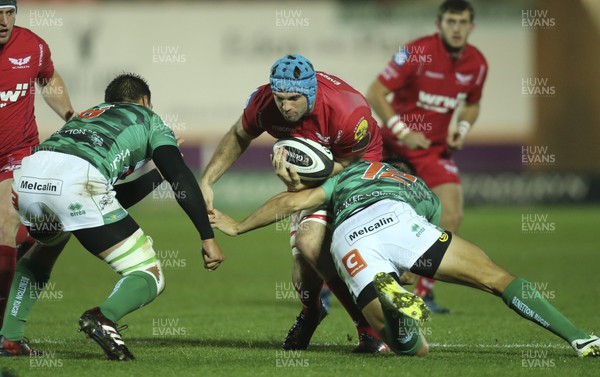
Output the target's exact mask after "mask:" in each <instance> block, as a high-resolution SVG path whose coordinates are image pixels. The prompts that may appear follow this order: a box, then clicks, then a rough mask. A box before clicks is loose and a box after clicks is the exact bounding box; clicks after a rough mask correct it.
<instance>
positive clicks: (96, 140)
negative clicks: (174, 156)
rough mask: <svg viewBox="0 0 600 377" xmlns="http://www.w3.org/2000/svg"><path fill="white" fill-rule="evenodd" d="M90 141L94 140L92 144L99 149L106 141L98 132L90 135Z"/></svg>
mask: <svg viewBox="0 0 600 377" xmlns="http://www.w3.org/2000/svg"><path fill="white" fill-rule="evenodd" d="M171 132H173V131H171ZM90 139H91V140H92V144H94V145H95V146H97V147H101V146H102V145H103V144H104V139H103V138H102V136H100V135H98V134H97V133H96V132H92V134H91V135H90Z"/></svg>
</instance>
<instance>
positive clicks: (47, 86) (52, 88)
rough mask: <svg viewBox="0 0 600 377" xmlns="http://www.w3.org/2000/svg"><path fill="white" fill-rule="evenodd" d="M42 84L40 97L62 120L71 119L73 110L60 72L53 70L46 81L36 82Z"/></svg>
mask: <svg viewBox="0 0 600 377" xmlns="http://www.w3.org/2000/svg"><path fill="white" fill-rule="evenodd" d="M38 83H39V84H40V85H41V86H42V91H41V92H42V97H44V100H45V101H46V103H47V104H48V106H50V108H51V109H52V110H54V112H55V113H56V114H58V116H59V117H61V118H62V120H64V121H68V120H69V119H71V117H72V116H73V114H74V113H75V110H73V106H72V105H71V100H70V99H69V92H68V91H67V86H66V85H65V82H64V81H63V79H62V77H61V76H60V74H59V73H58V72H57V71H56V70H55V71H54V75H53V76H52V78H51V79H50V80H48V82H45V83H44V82H38Z"/></svg>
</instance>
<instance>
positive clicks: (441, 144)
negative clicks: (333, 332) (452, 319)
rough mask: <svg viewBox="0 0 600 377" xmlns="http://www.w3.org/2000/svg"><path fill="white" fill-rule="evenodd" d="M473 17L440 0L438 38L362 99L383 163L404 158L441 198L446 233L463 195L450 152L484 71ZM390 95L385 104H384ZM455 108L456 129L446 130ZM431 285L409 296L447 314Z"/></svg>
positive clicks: (464, 128) (426, 282) (408, 50)
mask: <svg viewBox="0 0 600 377" xmlns="http://www.w3.org/2000/svg"><path fill="white" fill-rule="evenodd" d="M474 16H475V12H474V10H473V7H472V6H471V4H470V3H469V2H468V1H465V0H447V1H444V3H442V4H441V5H440V7H439V11H438V16H437V21H436V28H437V31H438V32H437V33H436V34H433V35H429V36H425V37H422V38H419V39H416V40H414V41H412V42H409V43H407V44H406V45H405V46H403V47H402V48H401V49H400V50H399V51H398V52H397V53H396V54H395V55H394V56H393V58H392V60H391V61H390V62H389V63H388V65H387V66H386V67H385V68H384V69H383V71H381V73H380V74H379V75H378V76H377V78H376V79H375V80H374V81H373V83H372V84H371V86H370V87H369V90H368V92H367V95H366V97H367V99H368V100H369V103H370V104H371V106H372V107H373V110H374V111H375V113H376V114H377V115H378V116H379V117H380V118H381V119H382V123H383V124H385V127H382V130H381V133H382V139H383V144H384V154H385V155H386V156H401V157H405V158H407V159H408V160H409V161H410V162H411V163H412V164H413V165H414V166H415V168H416V170H417V174H418V175H419V176H420V177H422V178H423V180H424V181H425V183H427V185H428V186H429V187H430V188H431V189H432V190H433V192H434V193H435V194H436V195H437V196H438V197H439V198H440V200H441V203H442V218H441V220H440V226H441V227H442V228H444V229H447V230H449V231H451V232H453V233H456V232H458V228H459V226H460V223H461V221H462V217H463V194H462V188H461V183H460V177H459V175H458V167H457V166H456V164H455V163H454V160H453V159H452V152H453V151H457V150H460V149H462V147H463V143H464V140H465V137H466V135H467V133H468V132H469V130H470V128H471V126H472V125H473V123H475V121H476V120H477V117H478V115H479V100H480V99H481V92H482V89H483V84H484V82H485V78H486V74H487V70H488V66H487V62H486V60H485V58H484V56H483V54H482V53H481V52H480V51H479V50H478V49H477V48H475V47H474V46H472V45H470V44H468V43H467V39H468V37H469V34H470V33H471V32H472V31H473V28H474V23H473V18H474ZM389 93H393V98H392V100H391V102H389V101H388V100H387V99H386V96H387V95H388V94H389ZM456 109H458V110H457V111H458V114H457V124H456V125H455V126H453V127H450V122H451V119H452V116H453V114H454V111H455V110H456ZM433 283H434V281H433V280H432V279H429V278H424V277H421V278H419V280H418V281H417V285H416V289H415V293H417V294H418V295H419V296H422V297H423V298H424V299H425V302H426V303H427V304H428V305H429V306H430V309H431V310H432V311H433V312H437V313H448V312H449V310H448V309H446V308H442V307H439V306H438V305H436V303H435V302H434V301H433V294H432V292H431V290H432V287H433Z"/></svg>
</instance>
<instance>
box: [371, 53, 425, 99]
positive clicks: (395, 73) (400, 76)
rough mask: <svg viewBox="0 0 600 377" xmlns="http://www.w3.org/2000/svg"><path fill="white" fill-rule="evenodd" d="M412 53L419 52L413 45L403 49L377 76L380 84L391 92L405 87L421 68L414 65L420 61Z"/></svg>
mask: <svg viewBox="0 0 600 377" xmlns="http://www.w3.org/2000/svg"><path fill="white" fill-rule="evenodd" d="M411 51H418V50H417V49H416V48H414V47H413V46H412V44H408V45H406V46H404V47H402V48H401V49H400V50H399V51H398V52H396V53H395V54H394V56H393V57H392V60H390V62H389V63H388V65H387V66H386V67H385V68H384V69H383V70H382V71H381V72H380V73H379V75H378V76H377V79H378V80H379V82H381V83H382V84H383V86H385V87H386V88H388V89H389V90H390V91H391V92H394V91H396V90H397V89H399V88H401V87H403V86H404V85H405V84H406V83H407V82H408V81H409V80H410V78H411V76H413V75H414V74H415V73H416V71H417V69H418V68H419V65H418V64H415V63H414V62H415V61H418V57H415V56H412V53H411Z"/></svg>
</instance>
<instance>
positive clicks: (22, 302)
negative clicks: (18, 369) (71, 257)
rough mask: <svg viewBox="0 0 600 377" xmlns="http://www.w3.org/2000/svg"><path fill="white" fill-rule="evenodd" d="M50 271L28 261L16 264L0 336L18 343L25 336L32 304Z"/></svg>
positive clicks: (44, 284) (22, 260)
mask: <svg viewBox="0 0 600 377" xmlns="http://www.w3.org/2000/svg"><path fill="white" fill-rule="evenodd" d="M49 277H50V271H49V270H48V269H46V268H44V267H43V266H40V265H38V264H37V263H35V262H33V263H32V262H30V261H29V259H26V258H22V259H21V260H20V261H19V263H17V268H16V270H15V277H14V278H13V282H12V285H11V287H10V294H9V295H8V302H7V305H6V313H5V317H4V324H3V325H2V330H0V334H2V335H4V337H5V338H6V339H8V340H12V341H18V340H21V339H23V337H24V336H25V323H26V322H27V318H28V317H29V313H31V309H32V308H33V304H35V302H36V301H37V298H38V297H39V296H40V293H41V292H42V291H43V290H44V287H45V286H46V283H47V282H48V279H49Z"/></svg>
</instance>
